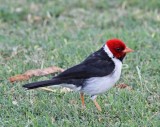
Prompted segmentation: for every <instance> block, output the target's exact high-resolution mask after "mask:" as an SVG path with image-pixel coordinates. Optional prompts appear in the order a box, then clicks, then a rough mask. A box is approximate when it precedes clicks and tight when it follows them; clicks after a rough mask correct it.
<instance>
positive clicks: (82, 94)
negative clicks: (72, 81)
mask: <svg viewBox="0 0 160 127" xmlns="http://www.w3.org/2000/svg"><path fill="white" fill-rule="evenodd" d="M80 96H81V101H82V107H83V108H85V103H84V93H80Z"/></svg>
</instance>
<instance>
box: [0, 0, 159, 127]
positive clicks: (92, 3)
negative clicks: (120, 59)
mask: <svg viewBox="0 0 160 127" xmlns="http://www.w3.org/2000/svg"><path fill="white" fill-rule="evenodd" d="M115 37H116V38H120V39H122V40H123V41H124V42H125V43H126V44H127V45H128V47H130V48H132V49H134V50H135V52H134V53H131V54H129V55H128V56H127V58H126V59H125V61H124V68H123V70H122V76H121V79H120V80H119V82H118V83H117V84H123V83H124V84H128V85H129V86H131V87H132V90H128V89H118V88H116V87H114V88H112V89H111V90H109V91H108V92H106V93H105V94H102V95H100V96H98V98H97V101H98V102H99V104H100V105H101V106H102V109H103V111H102V112H98V111H97V110H96V108H95V106H94V104H93V102H92V101H91V100H90V97H89V96H87V95H86V96H85V99H86V100H85V101H86V109H85V110H83V109H82V108H81V101H80V98H79V94H78V93H76V92H67V93H61V91H60V89H59V88H55V89H56V90H57V92H47V91H43V90H40V89H37V90H32V91H26V90H25V89H23V88H22V85H23V84H25V83H28V82H33V81H40V80H45V79H49V78H50V77H51V76H52V75H48V76H43V77H33V78H31V79H30V80H29V81H22V82H16V83H10V82H9V81H8V78H9V77H10V76H14V75H16V74H21V73H24V72H25V71H27V70H30V69H37V68H45V67H49V66H53V65H55V66H59V67H61V68H64V69H67V68H69V67H71V66H73V65H75V64H78V63H79V62H81V61H82V60H84V58H85V57H87V56H88V55H89V54H90V53H92V52H94V51H96V50H97V49H99V48H100V47H101V46H102V45H103V44H104V43H105V41H106V40H107V39H110V38H115ZM159 50H160V1H158V0H157V1H156V0H144V1H139V0H130V1H127V0H119V1H116V0H111V1H110V0H106V1H105V0H99V1H98V0H88V1H86V0H54V1H50V0H12V1H9V0H5V1H4V0H0V126H1V127H52V126H55V127H75V126H76V127H120V126H121V127H160V84H159V83H160V77H159V76H160V51H159ZM53 89H54V88H53Z"/></svg>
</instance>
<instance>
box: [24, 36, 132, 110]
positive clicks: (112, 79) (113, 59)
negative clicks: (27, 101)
mask: <svg viewBox="0 0 160 127" xmlns="http://www.w3.org/2000/svg"><path fill="white" fill-rule="evenodd" d="M133 51H134V50H133V49H131V48H129V47H127V46H126V44H125V43H124V42H123V41H122V40H120V39H118V38H112V39H109V40H107V41H106V43H105V44H104V45H103V46H102V47H101V48H100V49H99V50H97V51H95V52H94V53H92V54H91V55H89V56H88V57H87V58H86V59H85V60H83V61H82V62H81V63H79V64H77V65H75V66H73V67H70V68H68V69H66V70H65V71H63V72H62V73H60V74H58V75H56V76H54V77H53V78H51V79H49V80H44V81H39V82H33V83H28V84H25V85H23V87H24V88H26V89H28V90H30V89H36V88H39V87H46V86H51V85H60V86H62V87H67V88H70V89H73V90H74V91H78V92H79V93H80V98H81V102H82V107H85V101H84V94H87V95H89V96H90V97H91V100H93V102H94V104H95V106H96V108H97V109H98V110H99V111H102V109H101V106H100V105H99V104H98V102H97V101H96V98H97V95H99V94H102V93H105V92H106V91H108V90H109V89H110V88H112V87H113V86H114V85H115V83H116V82H117V81H118V80H119V78H120V75H121V70H122V62H123V60H124V58H125V56H126V54H127V53H130V52H133Z"/></svg>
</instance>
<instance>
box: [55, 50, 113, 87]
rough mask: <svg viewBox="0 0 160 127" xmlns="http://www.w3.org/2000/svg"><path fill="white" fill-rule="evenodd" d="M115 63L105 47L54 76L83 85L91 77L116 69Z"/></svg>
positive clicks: (65, 81) (70, 82) (109, 72)
mask: <svg viewBox="0 0 160 127" xmlns="http://www.w3.org/2000/svg"><path fill="white" fill-rule="evenodd" d="M114 68H115V64H114V62H113V60H112V59H111V58H110V57H109V56H108V55H107V53H106V52H105V51H104V49H103V48H101V49H100V50H98V51H96V52H95V53H93V54H91V55H90V56H88V57H87V58H86V59H85V60H84V61H83V62H82V63H80V64H78V65H75V66H73V67H71V68H69V69H67V70H65V71H64V72H62V73H61V74H59V75H57V76H56V77H53V79H55V78H56V79H60V80H62V81H63V83H68V84H74V85H76V86H81V85H83V82H84V81H85V80H86V79H88V78H91V77H103V76H107V75H109V74H111V73H112V72H113V71H114Z"/></svg>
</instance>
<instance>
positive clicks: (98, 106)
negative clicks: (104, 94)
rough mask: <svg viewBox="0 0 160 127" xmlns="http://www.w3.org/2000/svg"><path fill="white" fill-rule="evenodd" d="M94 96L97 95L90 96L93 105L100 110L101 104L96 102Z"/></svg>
mask: <svg viewBox="0 0 160 127" xmlns="http://www.w3.org/2000/svg"><path fill="white" fill-rule="evenodd" d="M96 97H97V96H92V97H91V98H92V100H93V102H94V104H95V106H96V108H97V109H98V111H100V112H101V111H102V109H101V106H100V105H99V104H98V102H97V101H96Z"/></svg>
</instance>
